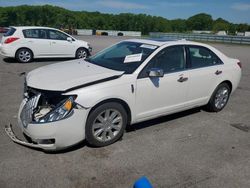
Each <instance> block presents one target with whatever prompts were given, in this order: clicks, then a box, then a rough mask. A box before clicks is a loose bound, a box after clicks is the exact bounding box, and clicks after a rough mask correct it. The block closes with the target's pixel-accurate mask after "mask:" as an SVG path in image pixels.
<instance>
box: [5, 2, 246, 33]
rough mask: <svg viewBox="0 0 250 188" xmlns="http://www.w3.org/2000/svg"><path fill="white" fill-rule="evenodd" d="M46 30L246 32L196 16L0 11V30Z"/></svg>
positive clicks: (19, 8)
mask: <svg viewBox="0 0 250 188" xmlns="http://www.w3.org/2000/svg"><path fill="white" fill-rule="evenodd" d="M11 25H15V26H23V25H34V26H50V27H56V28H62V27H63V28H66V29H72V28H78V29H104V30H130V31H141V32H142V34H148V33H149V32H187V31H191V30H212V29H213V31H219V30H228V31H229V33H231V34H234V33H235V31H236V30H237V31H240V32H243V31H246V30H250V26H249V25H247V24H238V25H236V24H231V23H229V22H227V21H226V20H223V19H222V18H218V19H217V20H215V21H213V19H212V17H211V16H210V15H208V14H204V13H201V14H197V15H194V16H192V17H190V18H188V19H187V20H184V19H175V20H168V19H166V18H163V17H159V16H151V15H146V14H131V13H121V14H116V15H115V14H103V13H100V12H86V11H70V10H67V9H64V8H61V7H57V6H51V5H43V6H28V5H22V6H16V7H0V26H11Z"/></svg>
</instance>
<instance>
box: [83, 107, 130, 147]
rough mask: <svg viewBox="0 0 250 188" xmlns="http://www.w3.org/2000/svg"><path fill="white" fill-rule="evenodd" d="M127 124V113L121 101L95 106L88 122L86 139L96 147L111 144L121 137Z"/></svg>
mask: <svg viewBox="0 0 250 188" xmlns="http://www.w3.org/2000/svg"><path fill="white" fill-rule="evenodd" d="M126 124H127V113H126V111H125V109H124V108H123V106H122V105H121V104H119V103H115V102H110V103H105V104H103V105H100V106H98V107H97V108H95V109H94V110H93V111H92V112H91V113H90V115H89V117H88V119H87V124H86V129H85V131H86V140H87V142H88V143H89V144H90V145H92V146H95V147H102V146H107V145H110V144H112V143H114V142H116V141H117V140H118V139H120V138H121V137H122V135H123V133H124V129H125V127H126Z"/></svg>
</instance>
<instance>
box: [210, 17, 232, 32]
mask: <svg viewBox="0 0 250 188" xmlns="http://www.w3.org/2000/svg"><path fill="white" fill-rule="evenodd" d="M229 26H230V23H229V22H228V21H226V20H224V19H222V18H218V19H217V20H215V21H214V23H213V31H214V32H218V31H228V29H229Z"/></svg>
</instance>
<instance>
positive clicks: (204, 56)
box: [188, 46, 223, 68]
mask: <svg viewBox="0 0 250 188" xmlns="http://www.w3.org/2000/svg"><path fill="white" fill-rule="evenodd" d="M188 49H189V55H190V62H191V66H192V68H201V67H207V66H213V65H219V64H223V62H222V61H221V60H220V58H219V57H218V56H217V55H215V54H214V53H213V52H212V51H211V50H209V49H207V48H205V47H201V46H189V47H188Z"/></svg>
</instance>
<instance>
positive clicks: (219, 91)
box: [206, 83, 231, 112]
mask: <svg viewBox="0 0 250 188" xmlns="http://www.w3.org/2000/svg"><path fill="white" fill-rule="evenodd" d="M230 93H231V89H230V87H229V85H228V84H227V83H222V84H220V85H219V86H218V87H217V88H216V89H215V91H214V93H213V95H212V97H211V98H210V100H209V102H208V104H207V105H206V109H207V110H208V111H211V112H219V111H221V110H222V109H223V108H224V107H225V106H226V104H227V102H228V99H229V97H230Z"/></svg>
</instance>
